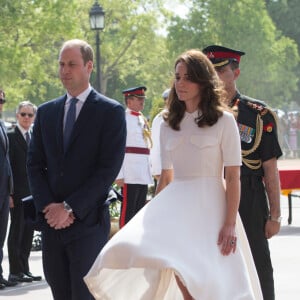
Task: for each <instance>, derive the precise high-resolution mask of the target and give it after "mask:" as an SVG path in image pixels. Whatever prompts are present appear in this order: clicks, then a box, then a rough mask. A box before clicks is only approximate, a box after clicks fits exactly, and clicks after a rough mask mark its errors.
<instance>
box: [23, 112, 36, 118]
mask: <svg viewBox="0 0 300 300" xmlns="http://www.w3.org/2000/svg"><path fill="white" fill-rule="evenodd" d="M20 116H21V117H25V116H27V117H28V118H32V117H33V116H34V114H28V113H24V112H21V113H20Z"/></svg>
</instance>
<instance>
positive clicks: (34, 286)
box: [0, 280, 49, 298]
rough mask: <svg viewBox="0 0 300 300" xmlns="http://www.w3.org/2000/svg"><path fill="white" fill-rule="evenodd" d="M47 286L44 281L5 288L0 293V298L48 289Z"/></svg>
mask: <svg viewBox="0 0 300 300" xmlns="http://www.w3.org/2000/svg"><path fill="white" fill-rule="evenodd" d="M48 288H49V285H48V283H47V282H46V281H45V280H42V281H39V282H32V283H20V284H18V285H16V286H14V287H6V288H5V289H3V290H1V291H0V298H1V296H21V295H24V294H27V293H28V292H29V291H34V290H42V289H48Z"/></svg>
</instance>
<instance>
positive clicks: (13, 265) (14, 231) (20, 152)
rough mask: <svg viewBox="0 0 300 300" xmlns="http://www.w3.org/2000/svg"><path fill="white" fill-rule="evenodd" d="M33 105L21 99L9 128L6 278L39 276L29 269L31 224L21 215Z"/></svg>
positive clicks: (26, 191)
mask: <svg viewBox="0 0 300 300" xmlns="http://www.w3.org/2000/svg"><path fill="white" fill-rule="evenodd" d="M36 109H37V108H36V106H35V105H34V104H32V103H31V102H29V101H22V102H21V103H20V104H19V105H18V108H17V111H16V119H17V125H16V127H15V128H14V129H12V130H10V131H8V133H7V136H8V140H9V160H10V164H11V169H12V174H13V181H14V192H13V194H12V195H11V197H10V201H9V202H10V203H9V207H10V227H9V234H8V238H7V248H8V259H9V280H11V281H16V282H31V281H33V280H36V281H38V280H41V279H42V277H41V276H34V275H33V274H32V273H31V272H30V271H29V262H28V260H29V256H30V250H31V246H32V238H33V228H32V226H30V224H28V223H27V222H26V220H25V218H24V207H23V202H22V198H25V197H27V196H29V195H30V190H29V183H28V177H27V172H26V160H27V148H28V144H29V142H30V135H31V125H32V123H33V121H34V117H35V114H36Z"/></svg>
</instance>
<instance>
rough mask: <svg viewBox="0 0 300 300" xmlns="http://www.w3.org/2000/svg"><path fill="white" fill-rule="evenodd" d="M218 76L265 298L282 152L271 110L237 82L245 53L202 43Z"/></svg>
mask: <svg viewBox="0 0 300 300" xmlns="http://www.w3.org/2000/svg"><path fill="white" fill-rule="evenodd" d="M203 52H204V53H205V54H206V55H207V57H208V58H209V59H210V60H211V62H212V63H213V65H214V66H215V69H216V71H217V73H218V76H219V78H220V79H221V80H222V81H223V83H224V85H225V89H226V92H227V95H228V98H227V100H228V103H227V104H228V105H229V106H230V107H231V108H232V109H233V111H234V112H235V114H236V118H237V124H238V128H239V131H240V136H241V147H242V158H243V164H242V167H241V199H240V207H239V213H240V216H241V219H242V222H243V225H244V227H245V231H246V234H247V237H248V241H249V244H250V248H251V251H252V255H253V258H254V262H255V265H256V269H257V273H258V276H259V279H260V284H261V287H262V292H263V296H264V300H274V299H275V292H274V279H273V267H272V262H271V257H270V250H269V244H268V239H269V238H271V237H272V236H273V235H275V234H277V233H278V232H279V229H280V221H281V216H280V183H279V175H278V170H277V158H278V157H280V156H281V155H282V152H281V149H280V146H279V142H278V138H277V124H276V116H275V114H274V113H273V112H272V110H271V109H270V108H269V107H267V105H266V104H265V103H264V102H262V101H259V100H256V99H252V98H250V97H247V96H244V95H241V94H240V93H239V91H238V90H237V88H236V80H237V78H238V77H239V75H240V68H239V63H240V59H241V56H243V55H244V54H245V53H244V52H242V51H238V50H233V49H230V48H226V47H222V46H217V45H212V46H208V47H206V48H205V49H203Z"/></svg>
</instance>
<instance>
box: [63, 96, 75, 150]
mask: <svg viewBox="0 0 300 300" xmlns="http://www.w3.org/2000/svg"><path fill="white" fill-rule="evenodd" d="M77 102H78V99H76V98H72V99H71V100H70V106H69V110H68V112H67V117H66V123H65V129H64V149H65V150H66V149H67V146H68V144H69V140H70V136H71V133H72V130H73V126H74V123H75V120H76V103H77Z"/></svg>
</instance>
